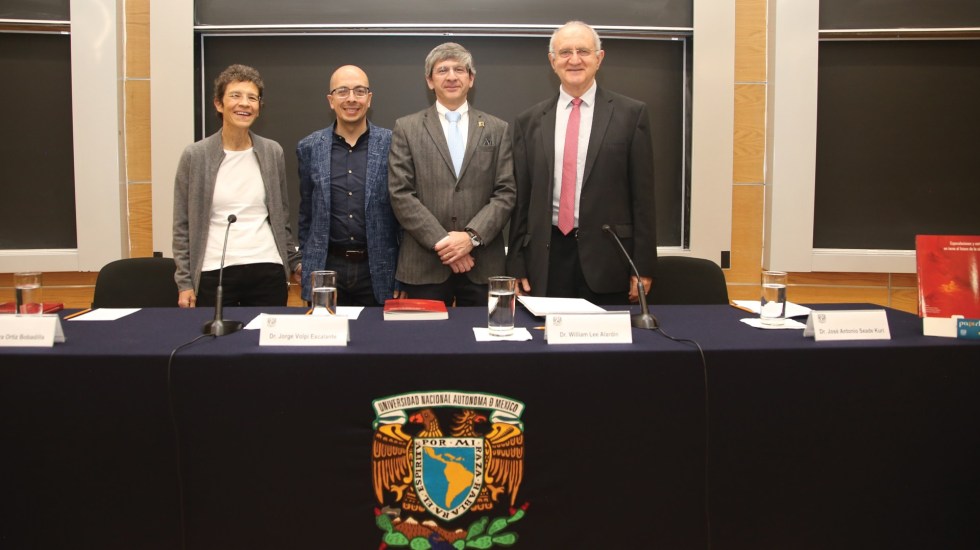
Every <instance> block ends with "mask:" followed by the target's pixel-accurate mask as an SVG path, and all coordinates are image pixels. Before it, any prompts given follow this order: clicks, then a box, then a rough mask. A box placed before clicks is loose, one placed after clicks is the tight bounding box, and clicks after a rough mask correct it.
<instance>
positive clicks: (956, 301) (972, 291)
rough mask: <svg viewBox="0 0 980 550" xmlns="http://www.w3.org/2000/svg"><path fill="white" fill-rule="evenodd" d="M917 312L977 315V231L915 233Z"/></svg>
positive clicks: (979, 280) (979, 261) (979, 281)
mask: <svg viewBox="0 0 980 550" xmlns="http://www.w3.org/2000/svg"><path fill="white" fill-rule="evenodd" d="M915 263H916V271H917V272H918V275H919V316H920V317H952V316H953V315H962V316H964V317H966V318H973V319H977V318H980V235H916V236H915Z"/></svg>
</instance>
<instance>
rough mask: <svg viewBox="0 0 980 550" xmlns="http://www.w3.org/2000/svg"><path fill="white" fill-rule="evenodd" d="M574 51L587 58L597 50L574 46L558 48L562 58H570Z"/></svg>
mask: <svg viewBox="0 0 980 550" xmlns="http://www.w3.org/2000/svg"><path fill="white" fill-rule="evenodd" d="M573 53H576V54H578V56H579V57H581V58H583V59H585V58H587V57H589V56H590V55H592V54H593V53H595V50H590V49H588V48H574V49H572V48H564V49H561V50H558V57H560V58H562V59H568V58H569V57H572V54H573Z"/></svg>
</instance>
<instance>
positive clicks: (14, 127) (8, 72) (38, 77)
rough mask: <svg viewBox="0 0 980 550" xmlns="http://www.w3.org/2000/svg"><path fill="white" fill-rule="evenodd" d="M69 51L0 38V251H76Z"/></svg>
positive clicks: (53, 44) (60, 42) (28, 38)
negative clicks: (1, 111)
mask: <svg viewBox="0 0 980 550" xmlns="http://www.w3.org/2000/svg"><path fill="white" fill-rule="evenodd" d="M70 48H71V44H70V37H69V36H68V35H62V34H20V33H0V74H2V75H3V85H2V86H0V105H3V106H4V107H5V109H4V111H5V112H4V116H3V130H2V132H3V136H4V138H3V146H2V147H0V195H2V196H3V205H4V209H3V210H4V212H3V215H0V250H23V249H34V248H76V246H77V240H76V238H75V169H74V154H73V152H72V118H71V116H72V112H71V51H70Z"/></svg>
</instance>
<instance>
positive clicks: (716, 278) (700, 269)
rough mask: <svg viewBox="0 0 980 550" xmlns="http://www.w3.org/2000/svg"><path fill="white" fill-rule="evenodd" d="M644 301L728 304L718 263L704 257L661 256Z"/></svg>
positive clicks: (722, 275)
mask: <svg viewBox="0 0 980 550" xmlns="http://www.w3.org/2000/svg"><path fill="white" fill-rule="evenodd" d="M649 296H650V297H649V298H648V299H647V301H648V302H649V303H650V304H652V305H673V304H727V303H728V284H727V283H726V281H725V274H724V273H723V272H722V270H721V268H720V267H718V264H716V263H714V262H712V261H711V260H705V259H703V258H689V257H686V256H661V257H659V258H657V277H656V278H655V279H654V280H653V288H652V289H651V290H650V295H649Z"/></svg>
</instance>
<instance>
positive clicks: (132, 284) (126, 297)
mask: <svg viewBox="0 0 980 550" xmlns="http://www.w3.org/2000/svg"><path fill="white" fill-rule="evenodd" d="M176 271H177V266H176V264H175V263H174V259H173V258H124V259H122V260H116V261H114V262H109V263H108V264H106V265H105V266H104V267H103V268H102V269H101V270H99V277H98V278H97V279H96V280H95V296H94V297H93V299H92V307H93V308H97V307H177V294H178V292H177V283H176V282H174V272H176Z"/></svg>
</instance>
